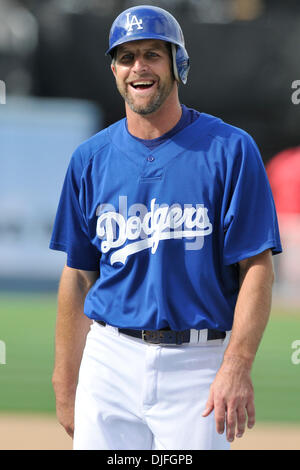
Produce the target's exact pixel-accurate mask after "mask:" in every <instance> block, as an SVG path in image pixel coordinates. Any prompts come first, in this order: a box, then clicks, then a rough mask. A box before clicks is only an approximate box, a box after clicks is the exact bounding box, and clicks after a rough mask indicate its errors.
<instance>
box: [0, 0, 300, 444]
mask: <svg viewBox="0 0 300 470" xmlns="http://www.w3.org/2000/svg"><path fill="white" fill-rule="evenodd" d="M143 3H144V4H153V5H156V6H161V7H163V8H166V9H168V10H169V11H170V12H171V13H173V14H174V16H175V17H176V18H177V19H178V20H179V22H180V23H181V25H182V28H183V31H184V34H185V39H186V46H187V50H188V52H189V54H190V57H191V71H190V75H189V81H188V84H187V86H186V87H181V89H180V96H181V101H182V102H183V103H184V104H186V105H187V106H190V107H194V108H196V109H198V110H199V111H204V112H207V113H210V114H215V115H218V116H219V117H221V118H223V119H224V120H226V121H228V122H230V123H231V124H233V125H236V126H238V127H242V128H244V129H245V130H247V131H248V132H249V133H250V134H251V135H252V136H253V137H254V139H255V140H256V142H257V143H258V146H259V148H260V150H261V153H262V157H263V160H264V163H265V165H266V168H267V171H268V175H269V179H270V183H271V186H272V189H273V193H274V198H275V203H276V206H277V210H278V214H279V222H280V229H281V236H282V242H283V247H284V254H282V255H280V256H278V257H275V259H274V262H275V268H276V284H275V287H274V302H273V309H272V315H271V320H270V323H269V325H268V327H267V330H266V333H265V336H264V339H263V341H262V344H261V347H260V349H259V352H258V356H257V359H256V361H255V365H254V370H253V377H254V382H255V387H256V405H257V420H258V423H271V425H272V426H274V429H275V427H276V426H278V423H280V425H281V426H287V425H288V424H291V425H293V426H296V427H297V426H298V427H300V404H299V396H300V364H298V362H300V352H299V354H298V355H297V351H295V350H293V346H292V345H293V344H294V345H295V341H296V340H299V344H300V292H299V290H300V289H299V287H300V104H299V103H298V102H299V101H300V99H299V98H300V93H299V94H298V95H297V90H295V86H296V85H297V83H296V82H295V81H297V80H299V84H298V86H299V85H300V62H299V48H300V3H299V0H298V1H297V0H287V1H285V2H282V1H280V0H161V1H158V2H156V1H154V2H152V1H151V0H148V1H147V2H143V1H140V2H132V1H129V0H127V1H126V0H110V1H109V2H107V1H105V0H85V1H84V2H83V1H80V0H39V1H37V0H22V1H21V0H19V1H17V0H0V85H1V86H0V448H5V445H6V446H9V444H7V442H8V441H7V438H6V437H5V436H6V435H7V432H8V431H7V430H8V427H7V421H5V419H4V417H7V416H9V415H11V416H14V417H15V415H16V413H24V412H25V413H27V416H28V414H29V413H31V412H34V413H48V414H49V416H51V417H53V415H54V412H55V403H54V395H53V392H52V387H51V373H52V368H53V351H54V327H55V316H56V290H57V286H58V281H59V276H60V272H61V269H62V266H63V264H64V262H65V256H64V254H62V253H56V252H50V250H49V249H48V244H49V240H50V235H51V229H52V225H53V220H54V216H55V212H56V207H57V203H58V198H59V194H60V189H61V186H62V182H63V178H64V174H65V171H66V168H67V165H68V161H69V158H70V156H71V153H72V152H73V150H74V149H75V147H76V146H77V145H78V144H79V143H80V142H81V141H82V140H84V139H85V138H88V137H89V136H91V135H92V134H94V133H95V132H97V131H98V130H100V129H101V128H103V127H105V126H107V125H109V124H111V123H113V122H115V121H116V120H118V119H120V118H122V117H123V116H124V108H123V102H122V100H121V98H120V97H119V95H118V92H117V91H116V89H115V84H114V80H113V77H112V74H111V72H110V68H109V59H108V58H107V57H105V56H104V52H105V50H106V48H107V44H108V33H109V28H110V25H111V23H112V21H113V19H114V18H115V16H116V15H117V14H118V13H119V12H121V11H122V10H123V9H125V8H127V7H130V6H132V5H137V4H143ZM295 83H296V85H295ZM293 86H294V88H293ZM293 93H294V95H293ZM298 96H299V98H298ZM293 353H294V356H292V354H293ZM292 357H294V358H295V360H292ZM298 358H299V361H298ZM1 423H2V424H1ZM14 423H15V424H14V425H13V428H12V435H13V439H12V441H14V442H15V444H11V445H12V447H11V448H13V445H15V446H19V448H20V446H22V439H23V440H24V439H25V436H24V437H22V436H21V435H19V436H17V433H18V431H17V430H18V429H20V428H19V427H18V426H17V424H16V422H14ZM14 426H15V427H14ZM276 429H278V428H276ZM282 429H286V427H285V428H282ZM293 429H296V428H293ZM14 430H15V431H14ZM19 432H20V433H21V431H19ZM45 432H46V431H45ZM254 432H255V431H252V434H253V433H254ZM294 434H295V433H294ZM253 435H254V434H253ZM254 436H255V435H254ZM269 437H270V436H269ZM5 439H6V440H5ZM3 442H6V444H3ZM24 442H25V440H24ZM1 443H2V444H1ZM17 443H18V444H17ZM1 445H2V447H1ZM32 445H34V444H32ZM53 445H54V444H53ZM255 445H256V444H255V440H254V443H252V448H255V447H253V446H255ZM262 445H263V444H262V442H261V440H260V442H258V441H257V446H258V447H257V448H262V447H259V446H262ZM23 446H25V444H24V443H23ZM274 446H278V444H274ZM6 448H8V447H6ZM16 448H18V447H16ZM32 448H34V447H32ZM296 448H298V449H300V440H299V445H298V447H296Z"/></svg>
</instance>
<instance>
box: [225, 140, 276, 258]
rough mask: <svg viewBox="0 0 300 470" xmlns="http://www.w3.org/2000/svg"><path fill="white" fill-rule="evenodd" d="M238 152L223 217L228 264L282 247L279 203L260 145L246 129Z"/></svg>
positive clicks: (237, 149) (273, 251)
mask: <svg viewBox="0 0 300 470" xmlns="http://www.w3.org/2000/svg"><path fill="white" fill-rule="evenodd" d="M235 152H236V155H235V158H234V160H233V165H232V171H231V175H230V181H227V186H228V185H230V188H229V189H228V188H227V194H229V195H230V197H228V200H227V201H226V207H227V210H226V214H225V217H224V220H223V229H224V251H223V259H224V264H225V265H231V264H234V263H237V262H239V261H241V260H242V259H246V258H250V257H251V256H255V255H257V254H259V253H261V252H263V251H265V250H267V249H271V250H272V253H273V254H277V253H280V252H281V251H282V248H281V243H280V235H279V229H278V221H277V215H276V210H275V204H274V200H273V196H272V192H271V188H270V184H269V181H268V178H267V174H266V171H265V167H264V164H263V161H262V158H261V155H260V152H259V150H258V148H257V145H256V144H255V142H254V140H253V139H252V137H251V136H249V135H248V134H246V133H245V135H243V136H242V138H241V141H240V143H239V146H238V147H236V148H235ZM225 192H226V191H225Z"/></svg>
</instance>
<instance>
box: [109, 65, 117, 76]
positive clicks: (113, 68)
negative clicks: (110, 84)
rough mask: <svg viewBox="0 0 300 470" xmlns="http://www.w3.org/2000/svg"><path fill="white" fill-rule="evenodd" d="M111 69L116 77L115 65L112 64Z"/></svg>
mask: <svg viewBox="0 0 300 470" xmlns="http://www.w3.org/2000/svg"><path fill="white" fill-rule="evenodd" d="M110 68H111V71H112V73H113V74H114V76H115V77H116V66H115V65H114V64H111V65H110Z"/></svg>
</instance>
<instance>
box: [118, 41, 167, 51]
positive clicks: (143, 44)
mask: <svg viewBox="0 0 300 470" xmlns="http://www.w3.org/2000/svg"><path fill="white" fill-rule="evenodd" d="M168 47H169V46H168V43H167V42H165V41H161V40H159V39H141V40H137V41H130V42H126V43H125V44H121V45H120V46H118V47H117V52H118V53H121V52H123V51H129V50H130V51H132V52H133V51H137V50H141V51H143V50H145V51H146V50H149V49H156V50H157V49H159V50H162V51H163V50H165V51H168Z"/></svg>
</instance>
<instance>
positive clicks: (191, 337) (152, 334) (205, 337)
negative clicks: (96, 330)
mask: <svg viewBox="0 0 300 470" xmlns="http://www.w3.org/2000/svg"><path fill="white" fill-rule="evenodd" d="M96 322H97V323H98V324H100V325H102V326H104V327H105V326H106V325H107V324H106V323H105V322H104V321H101V320H96ZM117 329H118V331H119V333H121V334H125V335H127V336H131V337H134V338H139V339H142V340H143V341H145V342H146V343H151V344H167V345H181V344H185V343H195V344H197V343H206V342H208V341H213V340H221V339H225V337H226V331H221V330H216V329H212V328H207V329H201V330H196V329H185V330H181V331H176V330H172V329H170V328H161V329H159V330H142V329H132V328H117Z"/></svg>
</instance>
